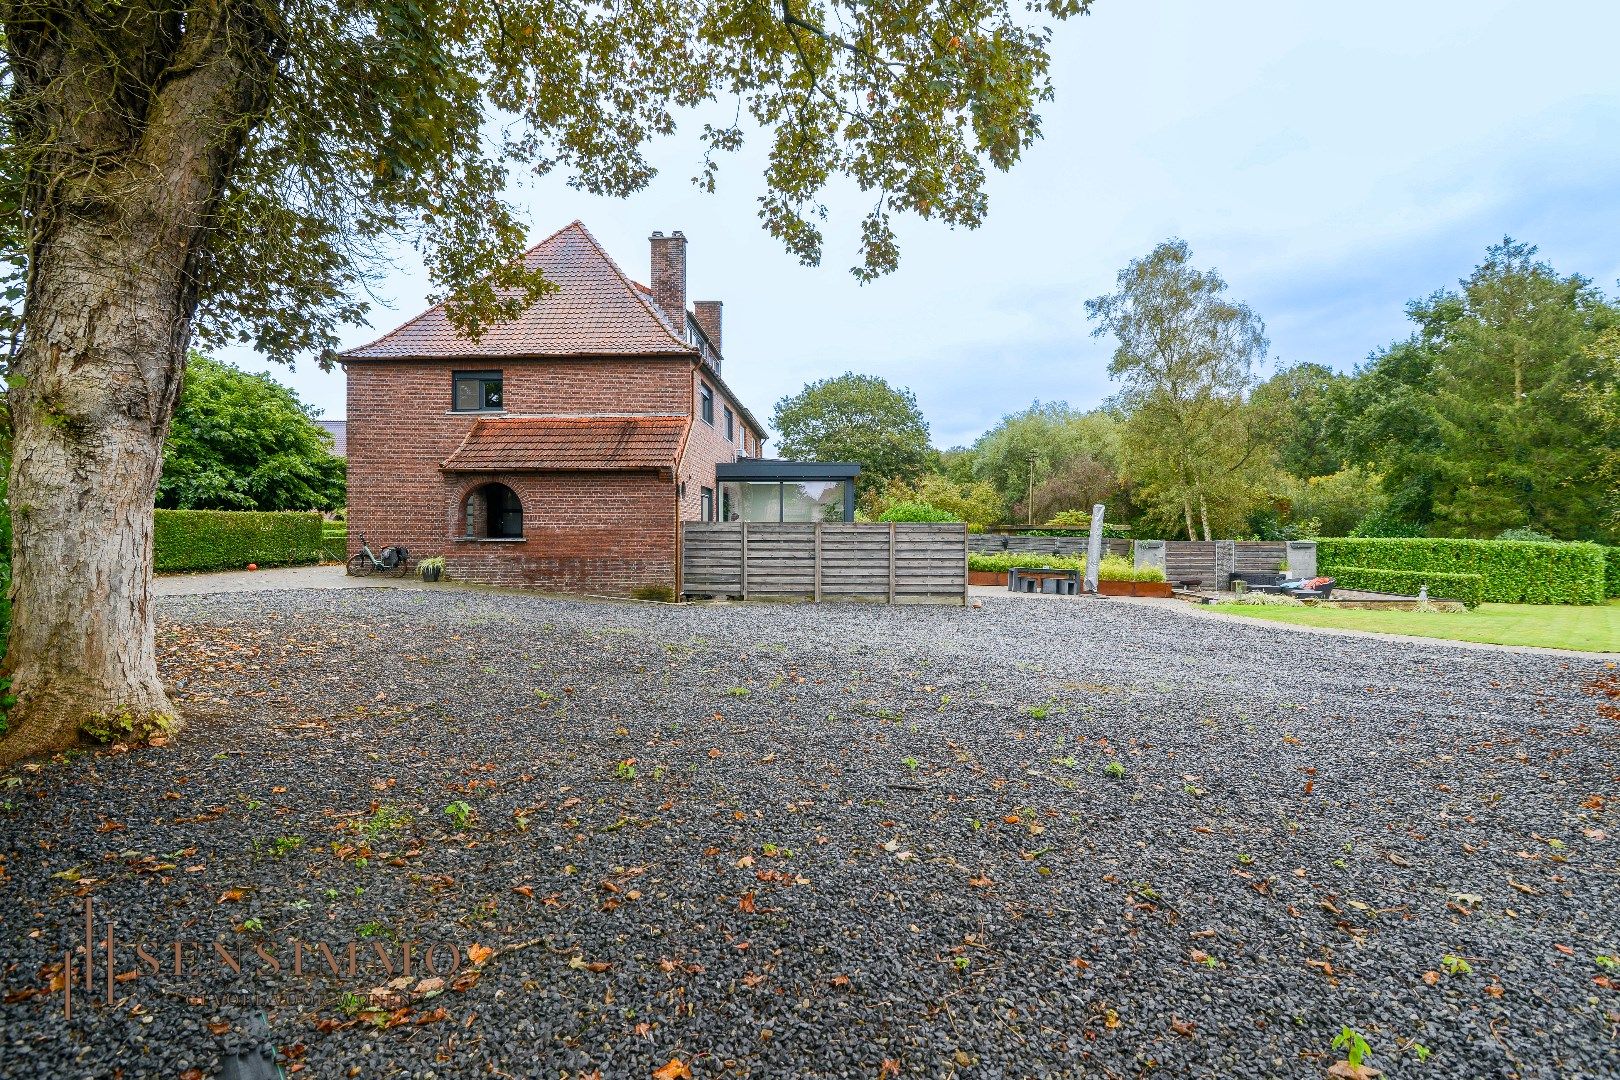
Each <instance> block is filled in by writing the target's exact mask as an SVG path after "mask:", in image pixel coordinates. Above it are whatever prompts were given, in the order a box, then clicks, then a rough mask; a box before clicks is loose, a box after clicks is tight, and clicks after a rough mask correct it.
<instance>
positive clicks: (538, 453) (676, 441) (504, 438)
mask: <svg viewBox="0 0 1620 1080" xmlns="http://www.w3.org/2000/svg"><path fill="white" fill-rule="evenodd" d="M685 432H686V421H685V419H683V418H681V417H674V416H670V417H663V416H590V417H571V416H569V417H552V416H510V417H486V418H484V419H481V420H479V421H477V422H476V423H475V424H473V426H472V430H471V431H469V432H467V437H466V438H465V439H463V440H462V442H461V445H460V446H459V447H457V448H456V452H455V453H453V454H451V455H450V456H449V458H447V459H446V460H445V463H444V466H443V467H444V469H445V471H447V472H509V471H521V470H551V469H558V470H575V469H667V468H672V467H673V466H674V464H675V458H676V456H677V455H678V454H679V453H680V450H681V439H682V437H683V436H684V435H685Z"/></svg>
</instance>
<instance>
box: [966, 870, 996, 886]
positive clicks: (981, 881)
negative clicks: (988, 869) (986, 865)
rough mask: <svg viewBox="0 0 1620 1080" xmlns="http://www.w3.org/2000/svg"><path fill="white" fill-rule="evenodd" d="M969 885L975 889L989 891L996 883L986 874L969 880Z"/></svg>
mask: <svg viewBox="0 0 1620 1080" xmlns="http://www.w3.org/2000/svg"><path fill="white" fill-rule="evenodd" d="M968 884H969V885H971V886H973V887H974V888H975V889H988V888H989V887H990V886H992V885H994V884H995V882H994V881H991V880H990V879H989V878H988V877H986V876H985V875H984V874H980V875H979V876H978V877H970V878H968Z"/></svg>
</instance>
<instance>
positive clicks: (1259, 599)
mask: <svg viewBox="0 0 1620 1080" xmlns="http://www.w3.org/2000/svg"><path fill="white" fill-rule="evenodd" d="M1222 603H1226V604H1245V605H1247V606H1249V607H1304V606H1305V601H1303V600H1297V599H1295V598H1294V597H1292V596H1284V595H1283V594H1282V593H1263V592H1251V593H1239V594H1238V595H1237V596H1234V597H1233V598H1232V599H1230V600H1223V601H1222Z"/></svg>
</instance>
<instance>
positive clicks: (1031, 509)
mask: <svg viewBox="0 0 1620 1080" xmlns="http://www.w3.org/2000/svg"><path fill="white" fill-rule="evenodd" d="M1024 523H1025V524H1026V525H1033V524H1035V455H1034V454H1031V455H1029V497H1028V498H1026V499H1025V500H1024Z"/></svg>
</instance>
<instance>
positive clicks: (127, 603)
mask: <svg viewBox="0 0 1620 1080" xmlns="http://www.w3.org/2000/svg"><path fill="white" fill-rule="evenodd" d="M125 230H126V224H125V223H124V222H122V221H113V222H108V223H106V224H75V225H73V226H70V227H68V228H65V229H64V230H63V231H62V232H61V233H60V234H58V236H57V237H56V238H55V241H54V242H53V243H52V244H51V245H50V247H49V250H47V251H44V252H41V253H40V258H39V259H38V261H37V263H36V264H35V266H34V267H33V268H32V269H33V278H34V288H33V291H32V294H31V295H30V297H29V301H28V313H27V318H26V328H25V331H24V333H25V337H24V343H23V346H22V349H21V350H20V352H19V354H18V357H17V360H16V363H15V364H14V374H15V375H17V376H19V377H20V378H19V381H18V385H17V387H16V388H15V389H14V390H12V392H11V414H12V427H13V448H12V453H13V457H12V467H11V478H10V480H11V510H12V527H13V548H14V557H13V563H12V569H13V575H14V578H13V580H14V581H15V587H14V591H13V594H12V630H11V640H10V644H9V647H8V649H7V653H6V658H7V666H8V667H9V668H10V671H11V677H12V685H13V688H14V692H15V693H16V695H17V707H16V709H15V711H14V716H15V718H16V720H17V721H18V723H17V731H16V733H15V734H13V735H12V736H10V737H9V738H7V740H6V741H5V742H4V743H3V744H0V762H10V761H15V760H17V759H18V758H20V757H24V756H27V755H30V754H35V753H40V752H44V751H48V750H53V749H59V748H61V747H63V746H70V745H72V744H73V742H74V741H75V740H76V739H77V734H78V731H79V729H80V727H81V726H83V727H85V728H89V729H97V730H100V731H104V732H106V733H108V734H132V735H136V736H139V735H141V734H143V733H146V732H149V730H150V729H151V728H152V726H153V725H154V724H158V725H162V724H165V723H168V722H171V721H173V719H174V710H173V708H172V707H171V706H170V704H169V700H168V698H167V696H166V695H165V694H164V691H163V686H162V684H161V683H160V682H159V680H158V673H157V662H156V659H155V655H154V642H153V637H154V634H153V621H152V610H151V595H150V594H151V584H152V503H153V498H154V495H155V493H156V490H157V480H158V473H159V472H160V471H161V469H162V448H163V437H164V434H165V432H166V431H167V428H168V422H169V416H170V414H171V413H172V412H173V409H174V405H175V400H176V398H177V396H178V393H179V386H180V376H181V371H182V369H183V362H184V355H185V345H186V328H187V326H188V320H187V319H186V318H184V315H186V314H189V311H187V309H186V307H185V305H184V303H183V302H182V295H181V294H182V293H183V291H184V285H183V282H182V280H181V274H180V273H179V272H178V271H179V270H180V268H179V267H176V266H174V265H173V263H174V260H173V258H172V257H169V258H165V257H163V255H162V254H161V253H157V252H153V251H151V250H150V249H149V247H148V244H149V243H150V238H149V237H141V236H133V235H127V234H126V232H125ZM154 256H155V257H154ZM164 264H168V265H164Z"/></svg>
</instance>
